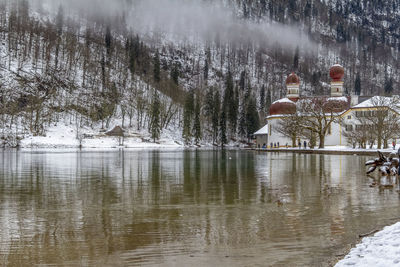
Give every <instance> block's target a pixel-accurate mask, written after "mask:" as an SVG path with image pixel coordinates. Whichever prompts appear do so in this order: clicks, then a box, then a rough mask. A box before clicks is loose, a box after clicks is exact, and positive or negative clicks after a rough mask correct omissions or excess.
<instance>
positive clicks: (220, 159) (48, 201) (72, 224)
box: [0, 150, 400, 266]
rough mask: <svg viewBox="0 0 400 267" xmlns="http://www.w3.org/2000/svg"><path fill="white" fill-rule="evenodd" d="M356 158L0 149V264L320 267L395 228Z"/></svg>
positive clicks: (392, 202) (391, 195)
mask: <svg viewBox="0 0 400 267" xmlns="http://www.w3.org/2000/svg"><path fill="white" fill-rule="evenodd" d="M368 158H369V157H363V156H343V155H342V156H339V155H338V156H335V155H306V154H292V153H263V152H260V153H258V152H254V151H240V150H227V151H220V150H215V151H202V150H199V151H195V150H189V151H181V150H178V151H173V150H167V151H151V150H110V151H96V150H94V151H45V150H38V151H30V150H26V151H14V150H10V151H2V152H0V227H1V233H0V264H1V265H8V266H30V265H41V266H46V265H56V266H60V265H61V266H76V265H80V266H137V265H141V266H146V265H150V266H157V265H159V266H327V265H329V263H328V260H329V259H331V258H332V257H333V256H335V255H338V254H341V253H343V252H344V250H345V248H346V247H348V246H349V244H352V243H354V242H357V237H358V234H363V233H368V232H370V231H372V230H374V229H376V228H379V227H382V226H384V225H387V224H391V223H393V222H394V221H395V220H396V218H397V220H398V219H399V218H398V217H399V214H400V205H399V193H398V192H397V191H396V190H395V189H386V190H380V189H379V188H378V187H370V184H371V182H372V179H371V178H369V177H367V176H366V175H365V171H366V168H365V166H364V163H365V161H366V160H367V159H368Z"/></svg>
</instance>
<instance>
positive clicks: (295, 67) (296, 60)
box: [293, 46, 299, 71]
mask: <svg viewBox="0 0 400 267" xmlns="http://www.w3.org/2000/svg"><path fill="white" fill-rule="evenodd" d="M298 69H299V46H297V47H296V51H295V52H294V58H293V70H295V71H297V70H298Z"/></svg>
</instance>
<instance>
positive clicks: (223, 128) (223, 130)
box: [219, 105, 228, 147]
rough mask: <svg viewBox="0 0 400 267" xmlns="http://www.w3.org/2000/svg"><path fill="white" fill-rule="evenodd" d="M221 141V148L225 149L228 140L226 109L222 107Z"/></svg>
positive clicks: (220, 122) (220, 121)
mask: <svg viewBox="0 0 400 267" xmlns="http://www.w3.org/2000/svg"><path fill="white" fill-rule="evenodd" d="M219 141H220V143H221V147H224V146H225V145H226V144H227V143H228V140H227V138H226V107H224V105H223V106H222V111H221V117H220V120H219Z"/></svg>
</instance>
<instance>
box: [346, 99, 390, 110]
mask: <svg viewBox="0 0 400 267" xmlns="http://www.w3.org/2000/svg"><path fill="white" fill-rule="evenodd" d="M392 103H393V99H392V97H387V96H373V97H371V98H370V99H368V100H365V101H363V102H361V103H360V104H358V105H356V106H354V107H353V108H371V107H376V106H377V105H379V106H385V105H392Z"/></svg>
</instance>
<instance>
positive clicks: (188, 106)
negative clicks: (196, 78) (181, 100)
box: [182, 90, 194, 145]
mask: <svg viewBox="0 0 400 267" xmlns="http://www.w3.org/2000/svg"><path fill="white" fill-rule="evenodd" d="M193 112H194V92H193V90H190V91H189V92H188V93H187V94H186V99H185V105H184V107H183V132H182V137H183V139H184V142H185V144H186V145H188V144H189V143H190V142H191V139H192V131H191V129H192V127H191V125H192V118H193Z"/></svg>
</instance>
